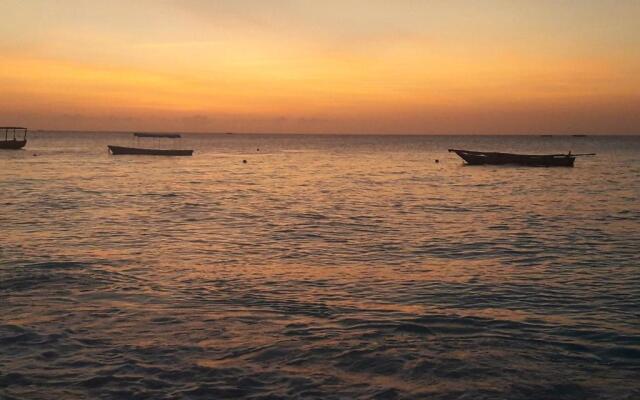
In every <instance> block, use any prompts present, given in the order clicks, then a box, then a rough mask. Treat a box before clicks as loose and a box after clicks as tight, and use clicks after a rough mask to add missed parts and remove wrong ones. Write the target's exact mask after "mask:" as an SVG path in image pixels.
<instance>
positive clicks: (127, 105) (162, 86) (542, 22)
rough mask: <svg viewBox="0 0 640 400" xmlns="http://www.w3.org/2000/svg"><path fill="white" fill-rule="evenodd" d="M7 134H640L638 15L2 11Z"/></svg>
mask: <svg viewBox="0 0 640 400" xmlns="http://www.w3.org/2000/svg"><path fill="white" fill-rule="evenodd" d="M0 15H1V16H2V23H1V24H0V51H1V54H2V62H1V63H0V93H1V94H2V96H1V97H0V125H14V124H15V125H25V126H28V127H30V128H33V129H74V130H124V131H130V130H149V131H183V132H186V131H202V132H226V131H233V132H300V133H425V134H439V133H441V134H448V133H483V134H491V133H498V134H500V133H534V134H535V133H615V134H629V133H640V1H638V0H627V1H625V0H617V1H616V0H601V1H588V0H583V1H579V0H557V1H551V0H549V1H547V0H535V1H533V0H532V1H525V0H520V1H518V0H486V1H455V0H442V1H438V0H433V1H427V0H424V1H418V0H415V1H410V0H397V1H388V0H366V1H365V0H362V1H359V0H335V1H333V0H325V1H315V0H279V1H275V0H273V1H269V0H233V1H232V0H228V1H224V0H218V1H214V0H209V1H205V0H175V1H170V0H166V1H163V0H128V1H120V0H110V1H89V0H78V1H74V0H57V1H54V0H28V1H26V0H2V1H1V2H0Z"/></svg>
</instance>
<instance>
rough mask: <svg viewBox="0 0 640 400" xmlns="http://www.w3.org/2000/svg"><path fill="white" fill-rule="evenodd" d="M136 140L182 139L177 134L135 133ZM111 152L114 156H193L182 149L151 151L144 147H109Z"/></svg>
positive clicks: (189, 151) (188, 151)
mask: <svg viewBox="0 0 640 400" xmlns="http://www.w3.org/2000/svg"><path fill="white" fill-rule="evenodd" d="M133 136H134V137H136V138H161V139H180V138H181V136H180V135H179V134H177V133H134V134H133ZM107 147H108V148H109V151H110V152H111V154H112V155H114V156H119V155H146V156H191V155H193V150H180V149H150V148H143V147H125V146H114V145H107Z"/></svg>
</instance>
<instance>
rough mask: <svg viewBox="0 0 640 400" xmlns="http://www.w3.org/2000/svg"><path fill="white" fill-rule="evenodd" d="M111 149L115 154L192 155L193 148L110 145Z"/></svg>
mask: <svg viewBox="0 0 640 400" xmlns="http://www.w3.org/2000/svg"><path fill="white" fill-rule="evenodd" d="M107 147H109V151H110V152H111V154H112V155H114V156H120V155H147V156H191V155H193V150H175V149H174V150H172V149H166V150H165V149H143V148H140V147H124V146H113V145H108V146H107Z"/></svg>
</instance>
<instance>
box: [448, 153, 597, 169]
mask: <svg viewBox="0 0 640 400" xmlns="http://www.w3.org/2000/svg"><path fill="white" fill-rule="evenodd" d="M449 151H450V152H454V153H456V154H457V155H458V156H460V158H462V159H463V160H464V161H466V162H467V164H469V165H509V164H511V165H525V166H529V167H573V163H574V161H575V160H576V156H592V155H595V154H593V153H589V154H571V152H569V153H567V154H511V153H497V152H482V151H470V150H458V149H449Z"/></svg>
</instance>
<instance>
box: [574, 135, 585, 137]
mask: <svg viewBox="0 0 640 400" xmlns="http://www.w3.org/2000/svg"><path fill="white" fill-rule="evenodd" d="M571 136H573V137H587V135H571Z"/></svg>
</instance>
